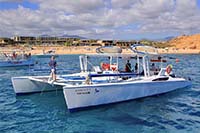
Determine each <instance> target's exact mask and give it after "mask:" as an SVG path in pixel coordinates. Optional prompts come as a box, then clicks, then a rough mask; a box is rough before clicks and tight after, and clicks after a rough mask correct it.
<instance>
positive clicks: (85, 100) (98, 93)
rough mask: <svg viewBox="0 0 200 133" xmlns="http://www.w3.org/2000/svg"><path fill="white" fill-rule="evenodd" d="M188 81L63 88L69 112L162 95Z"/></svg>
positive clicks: (184, 85)
mask: <svg viewBox="0 0 200 133" xmlns="http://www.w3.org/2000/svg"><path fill="white" fill-rule="evenodd" d="M189 85H190V82H188V81H185V80H183V81H169V82H166V81H164V82H162V81H160V82H159V81H158V82H157V81H155V82H146V83H139V82H138V83H128V84H120V83H119V84H114V85H96V86H95V85H92V86H83V87H76V88H75V87H67V86H66V87H64V90H63V91H64V96H65V100H66V103H67V106H68V109H69V110H70V111H73V110H76V109H78V108H84V107H90V106H97V105H102V104H109V103H115V102H121V101H126V100H132V99H136V98H142V97H146V96H152V95H156V94H162V93H166V92H170V91H173V90H176V89H178V88H184V87H187V86H189Z"/></svg>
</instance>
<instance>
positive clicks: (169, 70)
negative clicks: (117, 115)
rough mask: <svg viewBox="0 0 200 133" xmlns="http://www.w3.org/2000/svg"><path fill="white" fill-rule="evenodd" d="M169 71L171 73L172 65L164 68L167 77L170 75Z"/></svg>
mask: <svg viewBox="0 0 200 133" xmlns="http://www.w3.org/2000/svg"><path fill="white" fill-rule="evenodd" d="M171 71H172V65H168V66H167V67H166V73H167V74H168V75H169V74H170V73H171Z"/></svg>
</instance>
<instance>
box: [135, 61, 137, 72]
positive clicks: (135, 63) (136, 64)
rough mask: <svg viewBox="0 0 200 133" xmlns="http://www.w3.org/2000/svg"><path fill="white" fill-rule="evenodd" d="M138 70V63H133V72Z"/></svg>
mask: <svg viewBox="0 0 200 133" xmlns="http://www.w3.org/2000/svg"><path fill="white" fill-rule="evenodd" d="M137 71H138V63H135V72H137Z"/></svg>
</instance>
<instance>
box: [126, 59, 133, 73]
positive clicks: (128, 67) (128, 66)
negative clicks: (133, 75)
mask: <svg viewBox="0 0 200 133" xmlns="http://www.w3.org/2000/svg"><path fill="white" fill-rule="evenodd" d="M125 71H126V72H131V71H132V70H131V63H130V62H129V60H127V63H126V66H125Z"/></svg>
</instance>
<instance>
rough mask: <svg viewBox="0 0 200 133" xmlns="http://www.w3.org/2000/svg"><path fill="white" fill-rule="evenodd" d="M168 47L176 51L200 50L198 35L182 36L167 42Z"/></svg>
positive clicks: (199, 35)
mask: <svg viewBox="0 0 200 133" xmlns="http://www.w3.org/2000/svg"><path fill="white" fill-rule="evenodd" d="M167 43H168V44H169V45H170V46H172V47H175V48H178V49H194V50H195V49H198V50H200V34H195V35H182V36H179V37H176V38H173V39H171V40H170V41H168V42H167Z"/></svg>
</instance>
